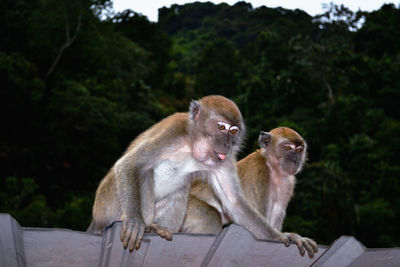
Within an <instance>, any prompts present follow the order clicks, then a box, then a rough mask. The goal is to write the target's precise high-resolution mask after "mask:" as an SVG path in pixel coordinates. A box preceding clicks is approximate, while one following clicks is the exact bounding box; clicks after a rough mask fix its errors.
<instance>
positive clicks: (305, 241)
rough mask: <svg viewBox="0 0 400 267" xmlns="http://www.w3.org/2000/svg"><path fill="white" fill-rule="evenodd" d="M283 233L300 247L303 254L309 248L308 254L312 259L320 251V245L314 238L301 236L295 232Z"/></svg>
mask: <svg viewBox="0 0 400 267" xmlns="http://www.w3.org/2000/svg"><path fill="white" fill-rule="evenodd" d="M283 234H284V235H285V236H287V237H288V238H289V240H290V241H293V242H295V243H296V245H297V247H298V248H299V252H300V255H301V256H304V254H305V250H307V253H308V256H309V257H310V258H311V259H312V258H313V257H314V254H315V253H317V252H318V246H317V243H315V241H314V240H312V239H310V238H307V237H301V236H300V235H298V234H295V233H283Z"/></svg>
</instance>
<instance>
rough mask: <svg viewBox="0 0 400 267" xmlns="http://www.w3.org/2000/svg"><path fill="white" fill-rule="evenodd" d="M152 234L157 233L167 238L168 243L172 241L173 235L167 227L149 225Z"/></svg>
mask: <svg viewBox="0 0 400 267" xmlns="http://www.w3.org/2000/svg"><path fill="white" fill-rule="evenodd" d="M149 227H150V230H151V232H155V233H157V234H158V235H159V236H161V237H162V238H165V239H166V240H168V241H171V240H172V233H171V232H170V231H169V230H168V229H167V228H165V227H161V226H158V225H157V224H155V223H152V224H150V225H149Z"/></svg>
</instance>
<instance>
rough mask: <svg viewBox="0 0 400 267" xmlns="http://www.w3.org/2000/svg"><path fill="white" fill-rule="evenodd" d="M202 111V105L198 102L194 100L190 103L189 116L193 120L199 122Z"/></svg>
mask: <svg viewBox="0 0 400 267" xmlns="http://www.w3.org/2000/svg"><path fill="white" fill-rule="evenodd" d="M200 109H201V104H200V102H199V101H197V100H192V101H191V102H190V107H189V114H190V118H191V119H192V120H195V121H196V120H197V119H198V118H199V116H200Z"/></svg>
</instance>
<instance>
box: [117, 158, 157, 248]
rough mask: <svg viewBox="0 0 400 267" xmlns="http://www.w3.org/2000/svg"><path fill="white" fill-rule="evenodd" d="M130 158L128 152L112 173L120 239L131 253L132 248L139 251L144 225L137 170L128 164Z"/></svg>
mask: <svg viewBox="0 0 400 267" xmlns="http://www.w3.org/2000/svg"><path fill="white" fill-rule="evenodd" d="M131 157H132V155H131V154H130V153H129V152H128V153H127V154H125V155H124V156H123V157H122V158H121V159H120V160H118V161H117V163H116V164H115V166H114V172H115V176H116V179H115V180H116V188H117V195H118V200H119V203H120V205H121V211H122V217H121V220H122V228H121V236H120V238H121V241H122V243H123V246H124V248H127V247H128V246H129V250H130V251H133V249H134V248H136V249H139V247H140V245H141V242H142V239H143V235H144V231H145V226H146V225H145V223H144V221H143V217H142V214H141V213H140V206H139V203H141V201H140V198H141V195H140V193H141V192H140V184H141V182H140V180H139V177H138V175H139V173H138V171H137V170H138V168H136V166H135V164H132V163H131V162H130V161H131ZM130 163H131V164H130ZM142 197H146V196H142ZM147 197H151V196H147Z"/></svg>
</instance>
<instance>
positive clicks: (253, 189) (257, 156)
mask: <svg viewBox="0 0 400 267" xmlns="http://www.w3.org/2000/svg"><path fill="white" fill-rule="evenodd" d="M259 145H260V147H261V148H260V149H258V150H257V151H255V152H253V153H252V154H250V155H248V156H247V157H245V158H244V159H242V160H240V161H239V162H238V163H237V170H238V174H239V178H240V184H241V188H242V191H243V194H244V197H245V199H246V200H247V201H249V203H250V204H251V206H252V207H254V208H256V209H257V210H258V211H259V212H260V213H261V214H262V215H264V216H265V217H266V219H267V220H268V221H269V223H270V224H271V226H272V227H274V228H276V229H277V230H279V231H280V230H281V229H282V224H283V219H284V217H285V212H286V207H287V205H288V202H289V200H290V198H291V197H292V195H293V190H294V185H295V177H294V175H295V174H297V173H298V172H299V171H300V170H301V169H302V167H303V164H304V161H305V156H306V149H307V144H306V142H305V141H304V139H303V138H302V137H301V136H300V135H299V134H298V133H297V132H295V131H294V130H292V129H290V128H286V127H279V128H276V129H273V130H271V131H270V132H268V133H267V132H260V135H259ZM190 194H191V197H190V200H189V204H188V211H187V214H186V218H185V221H184V224H183V227H182V229H181V231H182V232H192V233H213V234H216V233H218V232H220V231H221V229H222V225H223V224H225V223H229V218H228V219H227V218H225V217H224V215H223V214H220V211H221V210H220V207H219V206H218V205H216V203H217V201H216V198H215V195H214V194H213V192H212V191H211V190H210V189H209V188H208V186H207V184H204V183H202V182H201V181H199V182H195V183H194V184H193V187H192V189H191V193H190ZM284 234H285V235H286V236H288V237H289V239H290V240H292V241H294V242H296V244H297V246H298V248H299V251H300V253H301V254H302V255H304V253H305V251H304V247H305V248H306V250H307V252H308V255H309V256H310V257H313V256H314V253H315V252H317V249H318V247H317V244H316V243H315V242H314V241H313V240H311V239H309V238H304V237H301V236H299V235H297V234H294V233H284Z"/></svg>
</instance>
